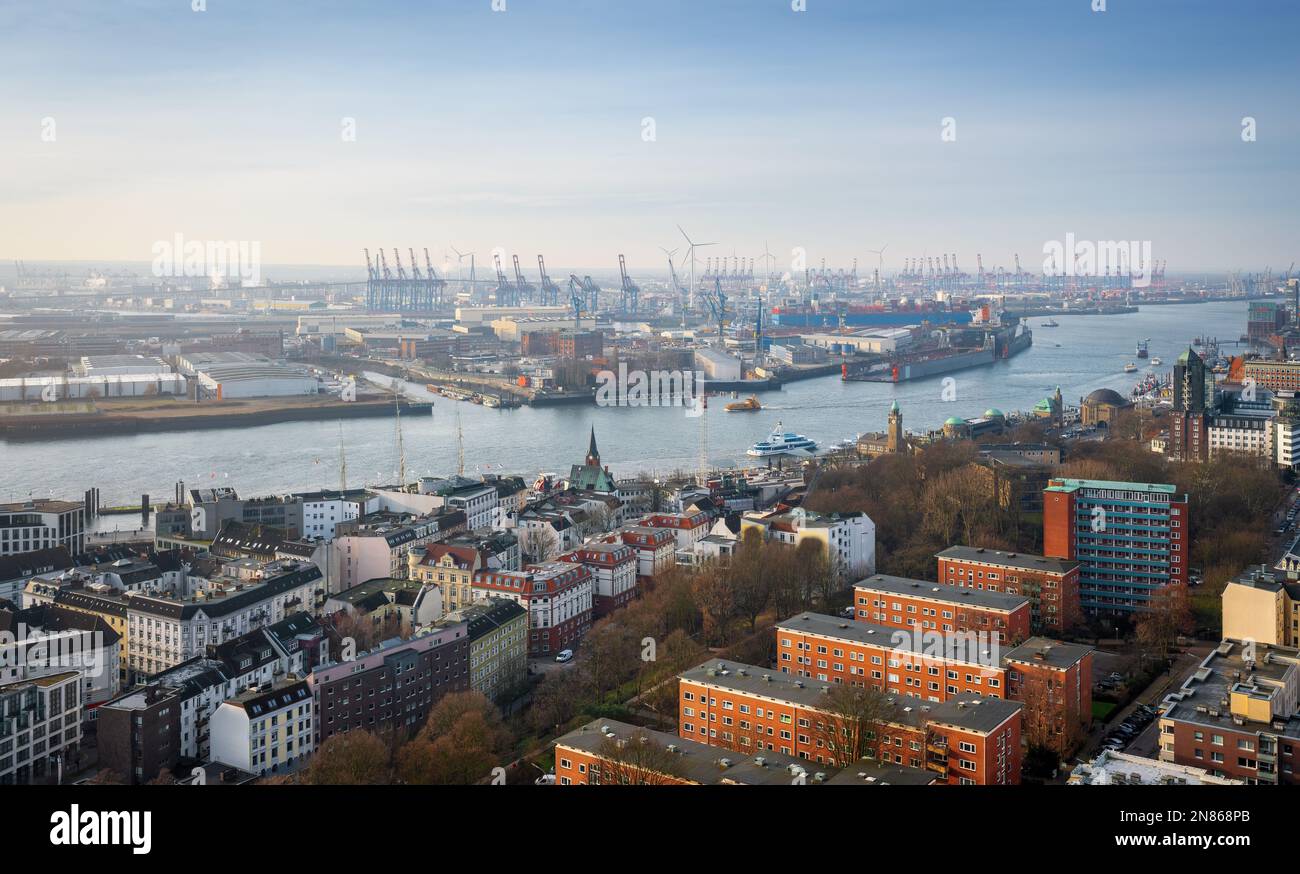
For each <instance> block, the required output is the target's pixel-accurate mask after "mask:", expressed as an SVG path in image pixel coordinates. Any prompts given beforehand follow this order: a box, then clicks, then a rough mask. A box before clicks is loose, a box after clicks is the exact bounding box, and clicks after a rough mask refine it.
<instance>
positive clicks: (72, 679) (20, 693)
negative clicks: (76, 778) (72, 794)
mask: <svg viewBox="0 0 1300 874" xmlns="http://www.w3.org/2000/svg"><path fill="white" fill-rule="evenodd" d="M80 683H81V673H80V672H79V671H64V672H63V673H58V674H48V675H46V676H43V677H38V678H35V679H30V680H19V681H17V682H14V683H4V684H0V786H12V785H15V784H17V785H22V784H27V783H45V782H47V781H48V782H53V781H54V779H56V778H57V776H58V774H59V771H60V766H62V767H63V770H68V765H67V761H68V758H69V757H70V756H74V755H75V754H76V752H77V750H78V748H79V747H80V746H81V693H80V688H79V686H80Z"/></svg>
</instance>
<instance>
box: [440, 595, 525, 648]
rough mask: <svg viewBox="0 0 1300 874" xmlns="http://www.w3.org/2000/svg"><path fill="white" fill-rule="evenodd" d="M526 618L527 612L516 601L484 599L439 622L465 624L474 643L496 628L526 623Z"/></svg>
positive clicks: (449, 614) (456, 611)
mask: <svg viewBox="0 0 1300 874" xmlns="http://www.w3.org/2000/svg"><path fill="white" fill-rule="evenodd" d="M527 616H528V611H527V610H525V609H524V608H523V607H520V606H519V604H518V602H516V601H511V600H509V599H506V598H486V599H484V600H482V601H475V602H474V603H473V604H470V605H469V606H468V607H463V608H461V609H460V610H453V611H452V612H450V613H448V614H447V615H446V616H444V617H443V618H442V620H441V621H442V622H446V623H452V622H465V623H467V625H468V628H469V639H470V641H475V640H478V639H479V638H480V637H483V636H484V635H487V634H491V633H492V632H493V631H496V630H497V629H498V628H504V627H505V626H506V625H508V624H510V623H511V622H516V621H520V620H523V621H527Z"/></svg>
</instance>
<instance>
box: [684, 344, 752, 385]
mask: <svg viewBox="0 0 1300 874" xmlns="http://www.w3.org/2000/svg"><path fill="white" fill-rule="evenodd" d="M695 366H696V368H698V369H699V370H700V371H702V372H703V373H704V378H705V379H710V380H713V381H714V382H736V381H739V380H740V379H741V377H742V376H743V374H744V370H743V368H742V367H741V364H740V359H739V358H736V357H735V356H732V355H728V354H727V353H725V352H719V351H718V350H716V349H696V350H695Z"/></svg>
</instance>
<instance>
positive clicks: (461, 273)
mask: <svg viewBox="0 0 1300 874" xmlns="http://www.w3.org/2000/svg"><path fill="white" fill-rule="evenodd" d="M449 245H450V244H449ZM451 251H453V252H455V253H456V275H457V277H459V279H460V286H461V290H462V291H463V290H464V288H465V269H464V267H463V266H462V264H463V262H464V261H465V259H466V258H468V259H469V282H470V289H469V292H470V294H471V295H472V294H473V293H474V253H473V252H462V251H461V250H460V249H457V248H456V247H455V246H452V247H451Z"/></svg>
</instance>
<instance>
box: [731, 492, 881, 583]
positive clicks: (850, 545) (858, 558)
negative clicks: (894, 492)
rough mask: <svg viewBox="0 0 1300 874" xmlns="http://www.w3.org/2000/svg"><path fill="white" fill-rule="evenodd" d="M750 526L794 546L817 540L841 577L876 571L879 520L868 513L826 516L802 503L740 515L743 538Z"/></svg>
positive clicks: (868, 573) (866, 574)
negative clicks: (804, 506) (769, 510)
mask: <svg viewBox="0 0 1300 874" xmlns="http://www.w3.org/2000/svg"><path fill="white" fill-rule="evenodd" d="M750 528H758V529H760V530H762V531H763V534H764V537H765V538H767V539H769V540H776V541H778V542H780V543H786V544H789V545H790V546H794V547H798V546H799V544H801V543H803V542H804V541H805V540H810V539H811V540H816V541H818V542H819V543H821V545H822V547H823V549H824V550H825V554H826V558H827V560H828V561H829V562H830V564H831V567H832V568H834V569H835V571H836V572H837V573H838V574H839V575H840V576H841V577H847V576H850V575H855V576H858V577H860V576H864V575H865V576H870V575H871V574H874V573H875V572H876V523H875V522H872V521H871V517H870V516H868V515H867V514H866V513H832V514H830V515H827V516H823V515H821V514H819V513H813V512H810V511H808V510H805V509H803V508H802V507H795V508H794V509H793V510H790V511H788V512H784V513H775V512H771V513H769V512H761V511H753V512H749V513H746V514H744V516H743V517H742V518H741V528H740V535H741V538H742V539H743V538H744V536H745V532H746V531H747V530H748V529H750Z"/></svg>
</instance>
